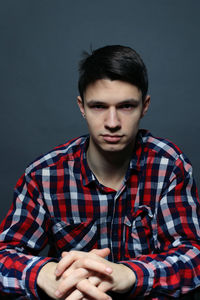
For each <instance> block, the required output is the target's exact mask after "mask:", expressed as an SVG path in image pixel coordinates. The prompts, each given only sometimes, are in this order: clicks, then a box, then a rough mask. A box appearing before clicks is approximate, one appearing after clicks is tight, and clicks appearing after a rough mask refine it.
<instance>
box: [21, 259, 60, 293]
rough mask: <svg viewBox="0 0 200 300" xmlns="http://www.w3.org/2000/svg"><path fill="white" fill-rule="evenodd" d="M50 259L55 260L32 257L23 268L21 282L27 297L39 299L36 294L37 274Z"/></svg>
mask: <svg viewBox="0 0 200 300" xmlns="http://www.w3.org/2000/svg"><path fill="white" fill-rule="evenodd" d="M51 261H54V262H57V260H56V259H55V258H49V257H47V258H41V257H34V258H33V260H32V262H31V263H29V264H28V266H27V267H26V268H25V270H24V275H23V282H24V283H25V291H26V295H27V296H28V297H29V299H40V297H39V294H38V286H37V276H38V274H39V271H40V270H41V268H42V267H43V266H44V265H45V264H47V263H48V262H51Z"/></svg>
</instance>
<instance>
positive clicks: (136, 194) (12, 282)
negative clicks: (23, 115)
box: [0, 130, 200, 299]
mask: <svg viewBox="0 0 200 300" xmlns="http://www.w3.org/2000/svg"><path fill="white" fill-rule="evenodd" d="M88 143H89V137H88V136H82V137H79V138H76V139H73V140H71V141H69V142H67V143H66V144H64V145H61V146H58V147H56V148H54V149H53V150H52V151H51V152H49V153H48V154H46V155H44V156H41V157H40V158H39V159H37V160H35V161H34V162H33V163H32V164H31V165H29V167H28V168H27V169H26V171H25V174H24V175H23V176H22V177H21V178H20V179H19V181H18V183H17V185H16V187H15V191H14V201H13V204H12V207H11V208H10V210H9V212H8V214H7V217H6V218H5V219H4V221H3V222H2V224H1V227H0V294H2V295H3V294H4V295H8V294H11V295H15V299H17V297H18V299H27V298H28V299H39V295H38V291H37V285H36V278H37V274H38V272H39V270H40V268H41V267H42V266H43V265H44V264H45V263H47V262H48V261H51V260H59V258H60V256H61V253H62V252H63V251H70V250H71V249H74V250H82V251H90V250H91V249H93V248H104V247H109V248H110V249H111V254H110V255H109V257H108V259H109V260H111V261H113V262H121V263H123V264H125V265H127V266H128V267H130V268H131V269H133V271H134V272H135V274H136V278H137V281H136V284H135V286H134V287H133V289H132V291H131V292H130V295H129V296H130V297H131V298H133V299H137V298H138V297H145V298H144V299H169V297H179V296H180V295H181V294H184V293H187V292H189V291H191V290H193V289H195V288H196V287H198V286H200V267H199V266H200V224H199V223H200V222H199V217H198V215H200V203H199V199H198V195H197V189H196V186H195V182H194V180H193V177H192V167H191V164H190V162H189V161H188V159H187V158H186V157H185V156H184V154H183V153H182V152H181V151H180V149H179V148H178V147H177V146H175V145H174V144H173V143H171V142H170V141H167V140H164V139H160V138H155V137H153V136H152V135H151V134H150V133H149V132H148V131H145V130H140V131H139V133H138V137H137V143H136V147H135V151H134V153H133V156H132V159H131V161H130V165H129V168H128V170H127V173H126V176H125V178H124V182H123V184H122V186H121V188H120V189H119V190H118V191H115V190H113V189H111V188H109V187H105V186H103V185H101V184H100V183H99V182H98V180H97V178H96V177H95V175H94V174H93V173H92V172H91V170H90V169H89V167H88V164H87V159H86V150H87V147H88ZM47 244H49V247H50V249H49V256H48V257H40V251H41V250H42V249H43V248H44V247H45V246H46V245H47ZM140 299H141V298H140Z"/></svg>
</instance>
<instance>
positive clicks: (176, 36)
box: [0, 0, 200, 220]
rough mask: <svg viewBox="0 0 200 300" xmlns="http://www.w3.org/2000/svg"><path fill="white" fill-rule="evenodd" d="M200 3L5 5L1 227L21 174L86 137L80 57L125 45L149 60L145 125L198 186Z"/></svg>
mask: <svg viewBox="0 0 200 300" xmlns="http://www.w3.org/2000/svg"><path fill="white" fill-rule="evenodd" d="M199 15H200V1H198V0H196V1H193V0H188V1H184V0H168V1H167V0H165V1H164V0H157V1H155V0H151V1H149V0H146V1H144V0H138V1H134V0H131V1H128V0H123V1H116V0H115V1H109V0H106V1H105V0H101V1H99V0H98V1H97V0H90V1H88V0H85V1H82V0H79V1H75V0H73V1H67V0H66V1H63V0H57V1H56V0H55V1H50V0H49V1H44V0H40V1H37V0H32V1H28V0H21V1H20V0H18V1H17V0H14V1H9V0H5V1H4V0H3V1H2V0H1V1H0V101H1V102H0V103H1V105H0V130H1V132H0V134H1V146H0V160H1V161H0V166H1V169H0V170H1V171H0V191H1V199H0V201H1V210H0V220H2V218H3V217H4V216H5V213H6V211H7V210H8V207H9V206H10V204H11V202H12V194H13V187H14V185H15V183H16V181H17V179H18V178H19V176H21V175H22V173H23V171H24V169H25V167H26V166H27V164H29V163H30V162H31V161H32V160H34V159H35V158H36V157H37V156H39V155H40V154H42V153H45V152H47V151H49V150H50V149H51V148H52V147H54V146H56V145H58V144H61V143H63V142H65V141H66V140H68V139H70V138H72V137H75V136H79V135H81V134H83V133H86V132H87V128H86V126H85V124H84V120H82V118H81V116H80V114H79V111H78V108H77V106H76V96H77V93H78V92H77V78H78V72H77V70H78V61H79V59H80V55H81V53H82V51H83V50H89V49H90V47H91V46H92V47H93V48H97V47H100V46H103V45H106V44H124V45H128V46H131V47H133V48H135V49H136V50H137V51H138V52H139V53H140V54H141V55H142V57H143V59H144V61H145V63H146V65H147V67H148V70H149V78H150V90H149V92H150V94H151V100H152V103H151V108H150V110H149V112H148V115H147V116H146V117H145V119H144V120H143V122H142V127H143V128H148V129H150V130H151V131H152V133H154V134H155V135H157V136H161V137H167V138H169V139H171V140H172V141H173V142H175V143H176V144H178V145H179V147H180V148H181V149H182V150H183V151H184V152H185V154H186V155H187V156H189V158H190V160H191V161H192V163H193V166H194V173H195V177H196V181H197V184H198V187H200V171H199V166H200V156H199V146H200V139H199V129H200V122H199V111H200V100H199V69H200V41H199V40H200V38H199V36H200V33H199V31H200V30H199V28H200V17H199Z"/></svg>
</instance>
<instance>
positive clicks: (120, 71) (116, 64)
mask: <svg viewBox="0 0 200 300" xmlns="http://www.w3.org/2000/svg"><path fill="white" fill-rule="evenodd" d="M79 74H80V75H79V82H78V88H79V93H80V96H81V98H82V99H84V97H83V96H84V92H85V90H86V88H87V86H88V85H89V84H91V83H94V82H95V81H96V80H98V79H106V78H108V79H110V80H121V81H125V82H129V83H131V84H133V85H135V86H137V87H138V88H139V89H140V90H141V92H142V99H143V100H144V99H145V96H146V95H147V90H148V76H147V69H146V66H145V64H144V62H143V61H142V59H141V57H140V56H139V54H138V53H137V52H136V51H135V50H133V49H131V48H130V47H125V46H120V45H112V46H105V47H102V48H99V49H96V50H94V51H92V53H91V55H90V54H88V53H86V52H84V58H83V59H82V60H81V61H80V68H79Z"/></svg>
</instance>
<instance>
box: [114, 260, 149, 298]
mask: <svg viewBox="0 0 200 300" xmlns="http://www.w3.org/2000/svg"><path fill="white" fill-rule="evenodd" d="M119 263H120V264H123V265H125V266H127V267H129V268H130V269H132V270H133V272H134V273H135V276H136V282H135V284H134V286H133V287H132V289H131V290H130V292H129V298H131V299H132V298H135V297H136V296H147V295H149V294H150V292H151V291H152V287H153V283H154V271H153V270H152V269H151V268H149V267H148V266H147V265H146V264H145V263H143V262H140V261H135V260H133V261H120V262H119Z"/></svg>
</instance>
